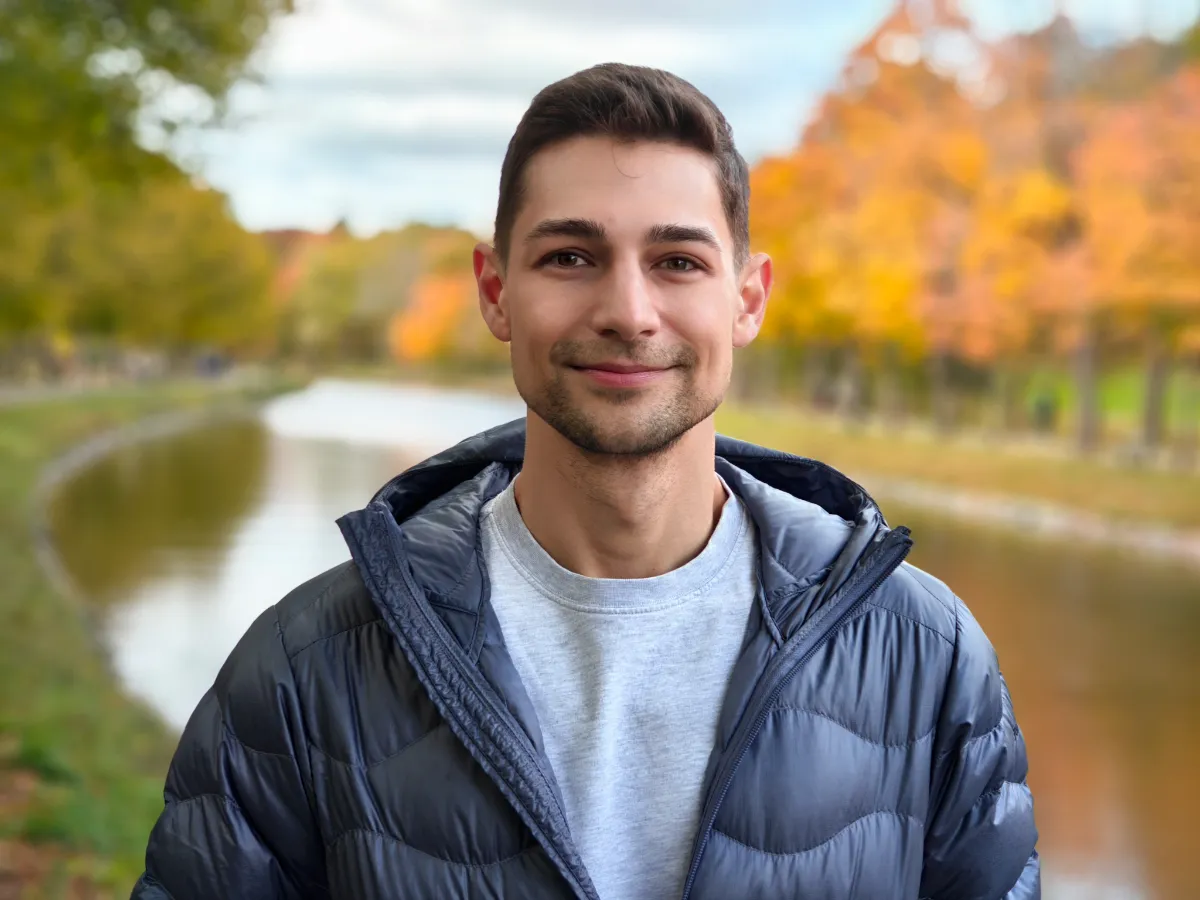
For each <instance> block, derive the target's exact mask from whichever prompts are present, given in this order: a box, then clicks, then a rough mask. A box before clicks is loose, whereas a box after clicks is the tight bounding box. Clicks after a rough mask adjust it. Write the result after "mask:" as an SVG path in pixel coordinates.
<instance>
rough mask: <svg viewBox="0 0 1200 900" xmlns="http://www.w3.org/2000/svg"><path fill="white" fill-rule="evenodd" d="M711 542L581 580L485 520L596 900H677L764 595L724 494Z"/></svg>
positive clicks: (505, 515) (735, 510)
mask: <svg viewBox="0 0 1200 900" xmlns="http://www.w3.org/2000/svg"><path fill="white" fill-rule="evenodd" d="M726 492H727V497H726V501H725V505H724V507H723V508H722V511H721V518H720V521H719V523H718V524H717V527H716V529H715V530H714V532H713V534H712V537H711V538H710V539H709V542H708V544H707V545H706V546H705V548H704V549H703V550H702V551H701V552H700V554H699V555H698V556H697V557H696V558H695V559H693V560H691V561H690V562H688V563H687V564H685V565H683V566H681V567H680V568H678V569H675V570H674V571H671V572H667V573H666V574H664V575H658V576H655V577H652V578H636V579H611V578H585V577H583V576H581V575H577V574H576V573H574V572H571V571H568V570H567V569H564V568H563V567H562V566H560V565H558V563H556V562H555V561H554V560H553V559H552V558H551V557H550V555H549V554H548V553H546V551H545V550H543V549H542V547H541V546H540V545H539V544H538V543H537V541H536V540H534V537H533V535H532V534H530V532H529V529H527V528H526V527H525V523H524V521H523V520H522V519H521V513H520V510H519V509H518V508H517V504H516V500H515V499H514V494H513V487H512V486H511V485H510V486H509V487H508V489H507V490H505V491H504V492H503V493H501V494H500V495H499V496H498V497H496V498H495V499H494V500H492V501H491V502H490V503H489V504H488V505H487V506H486V507H485V509H484V513H483V516H484V518H483V548H484V555H485V561H486V565H487V569H488V574H489V577H490V579H491V599H492V604H493V606H494V608H495V611H496V616H497V618H498V619H499V621H500V627H501V630H502V631H503V633H504V640H505V643H506V644H507V645H508V650H509V653H510V654H511V656H512V659H513V663H514V664H515V665H516V668H517V672H518V673H519V674H520V676H521V679H522V681H523V682H524V684H525V688H526V690H527V691H528V692H529V696H530V700H531V701H532V702H533V706H534V709H535V710H536V711H537V715H538V720H539V722H540V724H541V727H542V733H543V739H544V742H545V747H546V754H547V756H548V757H549V759H550V764H551V766H552V767H553V770H554V776H555V778H556V780H557V781H558V784H559V787H560V789H561V791H562V795H563V801H564V804H565V806H566V809H565V812H566V816H567V822H568V824H569V825H570V828H571V834H572V836H573V838H574V840H575V843H576V845H577V846H578V848H579V851H580V853H581V854H582V857H583V862H584V865H585V866H586V867H587V870H588V872H589V873H590V874H591V876H592V880H593V882H594V883H595V886H596V890H597V891H598V892H599V894H600V900H668V898H675V897H678V896H679V895H680V894H681V893H682V889H683V880H684V878H685V876H686V871H685V869H686V867H687V863H688V860H689V857H690V854H691V845H692V839H693V837H694V835H695V831H696V827H697V824H698V820H699V816H700V803H701V796H700V793H701V789H702V787H703V785H702V781H703V778H704V772H705V768H706V766H707V763H708V757H709V754H710V752H711V751H712V748H713V743H714V741H715V738H716V727H717V717H718V715H719V713H720V709H721V704H722V701H723V700H724V698H725V690H726V686H727V684H728V682H729V675H730V672H731V671H732V669H733V665H734V662H735V661H736V659H737V656H738V652H739V650H740V649H741V645H742V640H743V637H744V635H745V632H746V627H747V623H748V621H749V615H750V610H751V607H752V604H753V602H754V597H755V594H756V588H757V584H758V540H757V536H756V533H755V529H754V524H753V522H752V521H751V519H750V516H749V514H748V513H747V512H746V510H745V508H744V507H743V505H742V503H741V502H740V501H739V500H738V499H737V498H736V497H735V496H734V495H733V494H732V493H729V492H728V488H726Z"/></svg>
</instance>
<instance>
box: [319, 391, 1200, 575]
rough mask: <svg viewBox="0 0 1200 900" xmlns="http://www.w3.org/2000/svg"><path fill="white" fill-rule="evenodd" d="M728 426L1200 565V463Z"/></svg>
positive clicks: (815, 422)
mask: <svg viewBox="0 0 1200 900" xmlns="http://www.w3.org/2000/svg"><path fill="white" fill-rule="evenodd" d="M337 375H338V377H349V378H360V379H368V380H376V381H380V380H382V381H392V382H397V383H422V384H429V385H432V386H439V387H450V388H456V389H469V390H473V391H483V392H490V393H496V394H498V395H501V396H504V397H513V396H515V390H514V389H513V387H512V381H511V378H510V377H509V376H508V375H507V374H499V375H497V374H480V375H454V374H447V375H438V376H432V375H424V376H420V377H417V376H412V375H406V374H398V373H395V372H391V371H388V370H381V369H379V368H374V369H371V370H355V371H346V372H340V371H339V372H338V373H337ZM717 427H718V428H719V429H720V430H721V431H722V432H723V433H725V434H729V435H733V436H736V437H739V438H742V439H744V440H748V441H752V442H754V443H757V444H763V445H766V446H770V447H777V448H779V449H781V450H787V451H789V452H791V453H796V454H798V455H801V456H808V457H812V458H814V459H819V460H822V461H823V462H826V463H829V464H830V465H832V466H834V467H836V468H837V469H840V470H841V471H843V472H845V473H846V474H847V475H850V476H851V477H853V478H855V479H856V480H857V481H859V482H860V483H861V484H863V485H864V487H866V488H867V490H869V491H870V492H871V493H872V495H873V496H875V497H876V499H878V500H879V501H880V503H881V504H882V505H883V506H884V507H885V511H886V508H887V507H888V506H889V505H890V504H893V503H895V504H899V505H902V506H907V507H913V508H918V509H928V510H930V511H932V512H937V513H939V514H945V515H950V516H958V517H962V518H968V519H970V520H972V521H975V522H981V523H984V524H991V525H995V526H997V527H1002V528H1009V529H1016V530H1020V531H1022V532H1024V533H1037V534H1040V535H1043V536H1047V537H1054V538H1067V539H1071V540H1084V541H1088V542H1092V543H1097V544H1104V545H1108V546H1113V547H1123V548H1125V549H1128V550H1130V551H1132V552H1136V553H1144V554H1149V555H1156V556H1160V557H1163V558H1172V559H1180V560H1183V561H1185V562H1188V563H1191V564H1196V565H1200V474H1197V473H1194V472H1193V473H1185V472H1173V471H1169V470H1166V469H1163V468H1155V467H1137V466H1132V465H1117V464H1114V462H1113V461H1112V459H1111V458H1103V457H1098V458H1094V459H1081V458H1079V457H1077V456H1075V455H1074V454H1073V453H1071V452H1070V450H1069V448H1067V447H1066V446H1064V445H1061V444H1059V443H1054V442H1046V441H1041V442H1034V441H1023V442H1022V441H1018V440H1015V439H1009V440H1003V439H1001V438H998V437H997V436H995V435H988V434H983V433H972V432H962V433H959V434H956V435H952V436H948V437H947V436H938V435H934V434H932V433H930V432H928V431H922V430H920V429H918V428H914V427H909V428H906V429H904V430H902V431H897V430H895V429H891V428H886V427H884V426H883V425H882V424H880V423H868V424H865V425H862V426H858V427H851V426H848V425H847V424H846V423H844V422H842V421H840V420H838V419H836V418H833V417H825V416H818V415H815V414H812V413H810V412H808V411H806V410H803V409H799V408H792V407H788V406H783V405H771V406H766V405H762V406H760V405H751V404H747V403H745V402H739V401H734V400H731V401H729V402H727V403H725V404H724V405H723V406H722V407H721V409H720V410H719V411H718V413H717Z"/></svg>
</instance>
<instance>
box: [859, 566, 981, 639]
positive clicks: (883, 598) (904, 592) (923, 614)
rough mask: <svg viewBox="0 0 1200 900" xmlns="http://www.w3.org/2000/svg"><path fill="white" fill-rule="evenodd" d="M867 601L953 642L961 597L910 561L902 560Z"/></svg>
mask: <svg viewBox="0 0 1200 900" xmlns="http://www.w3.org/2000/svg"><path fill="white" fill-rule="evenodd" d="M868 602H869V603H870V605H871V606H874V607H877V608H879V609H882V610H884V611H886V612H890V613H892V614H894V615H896V616H899V617H901V618H904V619H907V620H909V621H911V622H913V623H915V624H916V625H919V626H921V627H924V628H926V629H928V630H930V631H932V632H934V633H935V634H937V635H938V636H939V637H942V638H944V639H945V642H946V643H947V644H949V645H950V646H954V644H955V642H956V639H957V638H956V634H957V625H956V621H957V618H958V606H959V605H960V604H961V601H960V600H959V599H958V597H957V596H955V594H954V592H953V591H951V590H950V588H949V587H948V586H947V585H946V584H945V582H943V581H941V580H939V579H937V578H935V577H933V576H932V575H930V574H929V573H928V572H926V571H924V570H923V569H919V568H917V567H916V566H914V565H912V564H911V563H907V562H906V563H901V565H900V567H899V568H897V569H896V571H895V572H893V573H892V574H891V575H890V576H889V577H888V579H887V581H885V582H884V583H883V584H882V585H881V586H880V588H879V590H877V591H876V592H875V593H874V594H873V595H872V596H871V598H870V600H869V601H868Z"/></svg>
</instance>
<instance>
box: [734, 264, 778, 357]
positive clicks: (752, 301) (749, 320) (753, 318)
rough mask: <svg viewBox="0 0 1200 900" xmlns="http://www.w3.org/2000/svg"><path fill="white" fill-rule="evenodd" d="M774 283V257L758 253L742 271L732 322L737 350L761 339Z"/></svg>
mask: <svg viewBox="0 0 1200 900" xmlns="http://www.w3.org/2000/svg"><path fill="white" fill-rule="evenodd" d="M773 279H774V271H773V269H772V265H771V257H769V256H767V254H765V253H756V254H755V255H754V256H752V257H750V259H749V260H747V261H746V265H745V266H743V267H742V288H741V291H740V292H739V297H738V309H737V315H736V317H735V318H734V320H733V346H734V347H738V348H741V347H745V346H746V345H747V344H749V343H750V342H751V341H753V340H754V339H755V338H756V337H757V336H758V332H759V329H760V328H762V323H763V316H765V315H766V314H767V299H768V298H769V297H770V296H771V283H772V281H773Z"/></svg>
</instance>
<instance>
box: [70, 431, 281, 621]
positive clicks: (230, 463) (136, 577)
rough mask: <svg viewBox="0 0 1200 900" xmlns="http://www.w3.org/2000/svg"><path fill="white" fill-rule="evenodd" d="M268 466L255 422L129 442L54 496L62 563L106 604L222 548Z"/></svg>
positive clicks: (247, 509) (253, 498)
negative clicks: (158, 575) (155, 439)
mask: <svg viewBox="0 0 1200 900" xmlns="http://www.w3.org/2000/svg"><path fill="white" fill-rule="evenodd" d="M267 465H268V463H267V448H266V433H265V432H264V431H263V429H262V427H261V425H259V423H258V422H256V421H253V420H245V419H242V420H235V421H231V422H224V423H221V424H219V425H214V426H212V427H210V428H208V429H206V430H204V431H203V432H191V433H186V434H182V435H179V436H178V437H176V438H175V439H173V440H170V441H149V442H146V443H143V444H135V445H132V446H127V447H124V448H122V449H120V450H118V451H117V452H115V453H113V454H112V455H111V456H107V457H105V458H103V459H101V460H100V461H99V462H97V463H96V464H95V465H94V466H93V467H92V468H91V469H89V471H88V473H87V476H86V477H83V478H77V479H75V480H74V481H71V482H69V483H67V484H66V485H65V486H64V487H63V488H62V489H61V490H60V491H59V492H58V493H57V494H56V495H55V497H54V501H53V503H52V505H51V507H50V510H49V521H50V526H51V528H52V530H53V532H54V534H55V536H56V539H57V543H58V546H59V549H60V553H61V554H62V558H63V562H64V564H65V565H66V567H67V569H68V571H70V572H71V573H72V575H73V576H75V577H76V578H77V579H78V580H79V582H80V583H81V584H84V585H86V586H87V591H88V594H89V595H90V596H91V597H93V598H95V599H97V600H99V601H101V602H104V601H107V600H109V599H110V598H113V597H116V598H124V597H126V596H128V593H129V592H130V591H131V590H133V589H135V588H136V587H137V586H138V585H139V584H140V583H141V582H143V581H144V580H145V579H147V578H149V577H151V576H152V575H154V574H155V572H159V571H171V570H173V569H174V568H175V567H176V566H177V565H179V564H183V565H187V564H188V561H189V560H191V559H195V558H197V557H198V556H199V557H217V556H220V555H222V554H223V553H224V552H225V549H226V548H227V547H228V546H229V544H230V542H231V541H232V540H233V535H232V534H231V533H230V524H231V523H234V522H237V521H239V520H240V519H242V518H243V517H245V516H246V515H247V514H248V513H249V512H250V510H251V509H252V508H253V507H254V505H255V504H256V503H257V501H258V494H259V491H260V489H261V486H262V481H263V476H264V472H265V471H266V469H267ZM114 539H119V541H120V543H119V544H115V543H114Z"/></svg>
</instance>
